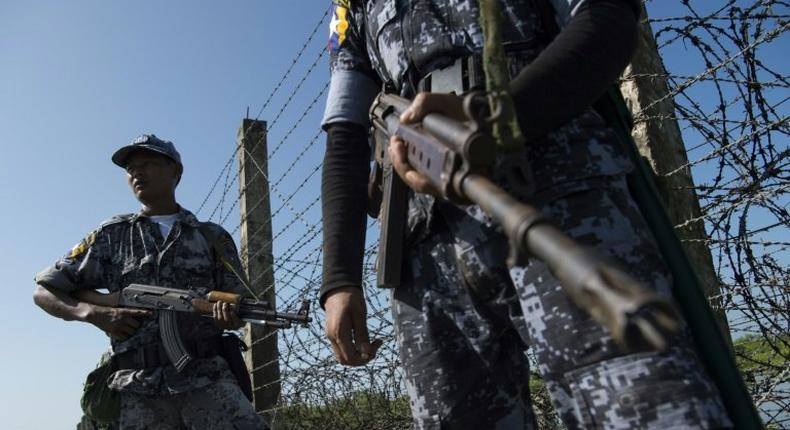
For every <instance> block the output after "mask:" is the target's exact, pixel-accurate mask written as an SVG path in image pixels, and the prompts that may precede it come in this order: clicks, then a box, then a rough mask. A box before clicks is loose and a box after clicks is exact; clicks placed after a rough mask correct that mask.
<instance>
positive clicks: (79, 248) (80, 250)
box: [68, 230, 99, 258]
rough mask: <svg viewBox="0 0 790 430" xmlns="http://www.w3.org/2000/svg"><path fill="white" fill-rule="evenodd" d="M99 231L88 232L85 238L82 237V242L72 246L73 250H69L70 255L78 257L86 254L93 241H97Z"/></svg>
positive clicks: (70, 256)
mask: <svg viewBox="0 0 790 430" xmlns="http://www.w3.org/2000/svg"><path fill="white" fill-rule="evenodd" d="M98 232H99V230H93V231H92V232H90V234H88V235H87V236H86V237H85V239H82V240H81V241H80V243H78V244H76V245H74V247H73V248H71V251H69V253H68V257H69V258H77V257H79V256H80V255H82V254H84V253H85V251H87V250H88V248H90V247H91V245H93V243H94V242H96V234H97V233H98Z"/></svg>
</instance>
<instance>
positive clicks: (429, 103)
mask: <svg viewBox="0 0 790 430" xmlns="http://www.w3.org/2000/svg"><path fill="white" fill-rule="evenodd" d="M429 113H440V114H442V115H445V116H447V117H449V118H452V119H455V120H457V121H466V120H467V117H466V115H465V114H464V109H463V100H462V99H461V97H458V96H457V95H455V94H454V93H419V94H417V96H416V97H415V98H414V101H413V102H412V103H411V105H410V106H409V108H408V109H406V110H405V111H403V113H402V114H401V116H400V122H401V123H402V124H412V123H416V122H420V121H422V119H423V118H424V117H425V116H426V115H428V114H429ZM407 150H408V144H407V143H406V142H404V141H403V140H402V139H401V138H399V137H397V136H392V137H391V138H390V144H389V156H390V160H392V167H393V168H394V169H395V171H396V172H398V176H400V177H401V179H403V182H404V183H406V185H408V186H409V188H411V189H412V190H414V191H416V192H418V193H424V194H431V195H433V196H437V197H438V196H441V191H439V189H438V188H436V187H434V186H433V185H432V184H431V182H430V181H429V180H428V178H427V177H426V176H425V175H422V174H420V173H418V172H417V171H416V170H414V169H413V168H412V167H411V166H410V165H409V161H408V156H407V152H406V151H407Z"/></svg>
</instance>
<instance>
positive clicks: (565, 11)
mask: <svg viewBox="0 0 790 430" xmlns="http://www.w3.org/2000/svg"><path fill="white" fill-rule="evenodd" d="M549 1H550V3H551V4H550V5H548V3H546V2H549ZM540 2H543V4H542V5H541V4H539V3H540ZM584 2H585V0H526V1H515V0H502V2H501V5H500V6H501V9H502V12H503V15H504V16H505V18H504V22H503V23H502V29H501V30H502V38H503V44H504V46H505V51H506V53H508V54H507V56H508V64H507V67H508V69H509V71H510V74H511V78H512V77H514V76H515V75H516V74H518V72H519V71H520V70H522V69H523V68H524V67H527V66H528V65H529V63H530V62H531V61H532V60H534V58H536V57H537V55H538V54H539V53H540V52H541V51H542V50H543V49H544V48H545V47H546V45H547V44H548V43H549V41H550V40H551V38H552V36H553V35H552V34H551V31H552V29H553V28H556V26H555V25H547V24H546V23H545V22H544V21H545V20H546V19H547V18H546V13H545V12H546V11H547V8H546V6H550V7H549V8H548V11H549V12H551V11H552V10H553V12H554V14H555V16H554V18H555V20H556V23H558V24H559V26H560V27H562V26H564V25H565V24H567V23H568V22H569V20H571V19H572V18H573V14H574V12H575V11H576V10H578V8H579V7H580V6H581V5H582V4H583V3H584ZM478 11H479V9H478V4H477V1H475V0H419V1H409V2H407V1H405V0H370V1H353V0H352V1H344V2H340V3H339V4H338V5H337V7H336V10H335V14H334V17H333V20H332V23H331V24H330V32H331V34H330V40H329V49H330V53H331V57H330V69H331V82H330V89H329V95H328V98H327V105H326V109H325V112H324V117H323V122H322V123H323V125H324V126H325V127H326V126H328V125H330V124H332V123H335V122H351V123H356V124H360V125H363V126H368V125H369V119H368V109H369V107H370V105H371V103H372V101H373V98H374V97H375V96H376V94H377V93H378V92H379V91H380V90H381V89H382V87H384V88H385V89H386V90H387V91H390V92H396V93H400V94H401V95H402V96H404V97H410V96H413V95H414V92H415V89H414V88H415V84H416V83H417V82H418V81H419V80H420V79H421V78H423V77H424V76H426V75H427V74H428V73H430V72H432V71H434V70H436V69H439V68H443V67H446V66H448V65H450V64H452V62H453V61H455V60H456V59H458V58H461V57H465V56H469V55H473V54H480V53H481V52H482V46H483V35H482V34H483V33H482V30H481V27H480V23H479V12H478ZM502 158H505V157H500V160H498V163H499V162H501V161H502ZM507 158H510V160H509V161H508V163H511V164H513V163H514V164H520V165H522V166H525V167H524V169H525V172H524V175H523V176H524V178H523V179H526V181H525V180H516V181H514V180H513V178H497V177H495V178H494V179H495V180H497V182H499V183H500V184H510V186H514V184H516V185H518V184H519V183H521V184H523V185H524V186H527V187H529V188H530V190H529V194H534V195H535V197H536V199H547V200H551V199H554V198H557V197H560V196H562V195H566V194H568V193H571V192H573V191H574V190H575V189H576V188H577V187H583V185H582V183H583V182H584V181H585V180H586V179H589V178H595V177H600V176H608V175H619V174H623V173H626V172H628V171H630V170H631V168H632V166H631V163H630V161H629V160H628V158H627V156H626V153H625V150H624V148H622V147H621V146H620V144H619V142H617V139H616V138H615V137H614V135H613V132H612V131H611V130H610V129H608V128H606V127H605V125H604V123H603V120H602V118H601V117H600V116H599V115H598V114H597V113H595V112H594V110H593V109H592V108H588V109H587V110H586V111H585V112H583V113H582V114H581V115H579V116H578V117H577V118H575V119H574V120H572V121H571V122H569V123H568V124H566V125H565V126H563V127H561V128H560V129H558V130H555V131H554V132H552V133H549V134H548V135H547V136H545V137H544V138H541V139H539V140H538V141H534V142H529V143H528V144H527V148H526V150H525V151H522V152H519V153H518V154H513V155H512V156H509V157H507ZM498 170H501V169H497V168H494V169H493V171H494V172H496V171H498ZM495 176H496V175H495ZM517 179H518V178H517ZM505 186H506V188H508V185H505ZM442 204H444V203H440V204H439V205H436V204H435V202H434V199H433V198H432V197H431V196H428V195H425V194H414V195H412V197H411V199H410V204H409V233H410V237H411V238H412V239H413V240H414V239H417V240H419V238H421V237H425V235H426V234H427V231H428V230H429V229H428V228H422V227H423V226H430V224H431V219H432V218H433V213H434V207H435V206H439V208H441V205H442Z"/></svg>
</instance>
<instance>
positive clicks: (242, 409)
mask: <svg viewBox="0 0 790 430" xmlns="http://www.w3.org/2000/svg"><path fill="white" fill-rule="evenodd" d="M119 428H120V429H121V430H132V429H134V430H153V429H168V430H169V429H195V430H204V429H205V430H220V429H221V430H233V429H237V430H241V429H243V430H261V429H268V428H269V426H268V425H266V422H265V421H264V419H263V417H261V416H259V415H257V414H256V413H255V410H254V409H253V407H252V404H251V403H250V401H249V400H247V398H246V397H244V393H242V391H241V389H240V388H239V386H238V384H236V383H235V382H228V381H218V382H214V383H211V384H209V385H207V386H205V387H201V388H198V389H195V390H192V391H189V392H186V393H183V394H174V395H168V396H147V395H141V394H136V393H130V392H122V393H121V417H120V420H119Z"/></svg>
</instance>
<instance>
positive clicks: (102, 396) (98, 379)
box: [80, 351, 121, 423]
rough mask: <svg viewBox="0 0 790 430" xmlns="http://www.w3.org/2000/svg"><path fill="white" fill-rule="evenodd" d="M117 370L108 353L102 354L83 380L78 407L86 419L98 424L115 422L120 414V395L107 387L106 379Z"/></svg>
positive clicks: (110, 354)
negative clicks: (94, 367)
mask: <svg viewBox="0 0 790 430" xmlns="http://www.w3.org/2000/svg"><path fill="white" fill-rule="evenodd" d="M116 370H118V367H117V365H116V362H115V360H113V356H112V353H111V352H110V351H107V352H105V353H104V354H102V356H101V358H100V359H99V364H98V365H97V366H96V369H94V370H93V371H92V372H91V373H89V374H88V377H87V378H86V379H85V385H84V386H83V387H82V398H81V399H80V406H82V412H83V413H84V414H85V416H87V417H88V418H90V419H92V420H94V421H97V422H99V423H110V422H113V421H116V420H117V419H118V417H119V416H120V414H121V394H120V393H119V392H117V391H113V390H111V389H110V388H109V387H108V386H107V378H109V377H110V375H112V374H113V373H115V371H116Z"/></svg>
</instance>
